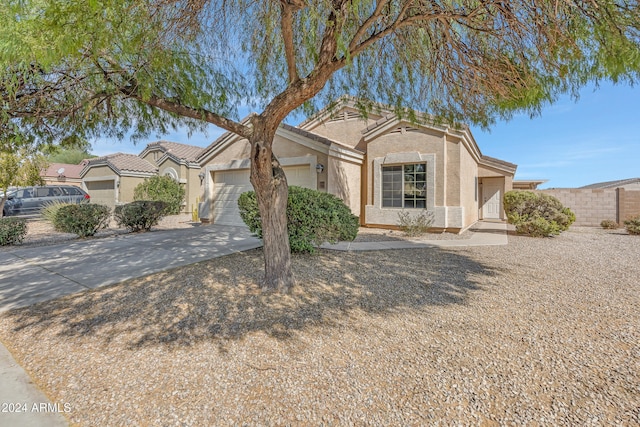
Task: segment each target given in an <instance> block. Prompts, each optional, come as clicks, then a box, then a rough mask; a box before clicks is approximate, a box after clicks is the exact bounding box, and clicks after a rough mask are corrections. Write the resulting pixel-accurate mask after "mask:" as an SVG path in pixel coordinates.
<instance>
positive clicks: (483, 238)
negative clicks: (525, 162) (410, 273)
mask: <svg viewBox="0 0 640 427" xmlns="http://www.w3.org/2000/svg"><path fill="white" fill-rule="evenodd" d="M471 230H472V231H473V235H472V236H471V237H470V238H469V239H457V240H422V239H421V240H389V241H386V242H338V243H336V244H335V245H332V244H330V243H326V244H324V245H322V246H321V248H323V249H330V250H334V251H380V250H385V249H416V248H432V247H443V248H450V247H461V246H498V245H506V244H507V243H508V240H507V224H506V223H504V222H487V221H479V222H477V223H476V224H474V225H473V227H471Z"/></svg>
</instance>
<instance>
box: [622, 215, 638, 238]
mask: <svg viewBox="0 0 640 427" xmlns="http://www.w3.org/2000/svg"><path fill="white" fill-rule="evenodd" d="M624 228H626V229H627V233H629V234H634V235H636V236H638V235H640V215H636V216H634V217H631V218H629V219H627V220H625V221H624Z"/></svg>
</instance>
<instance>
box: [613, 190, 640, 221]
mask: <svg viewBox="0 0 640 427" xmlns="http://www.w3.org/2000/svg"><path fill="white" fill-rule="evenodd" d="M616 191H617V192H618V222H620V223H622V222H623V221H624V220H625V219H627V218H629V217H631V216H636V215H640V191H638V190H625V189H624V188H618V189H616Z"/></svg>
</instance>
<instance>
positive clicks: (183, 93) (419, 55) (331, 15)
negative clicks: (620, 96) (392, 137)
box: [0, 0, 640, 291]
mask: <svg viewBox="0 0 640 427" xmlns="http://www.w3.org/2000/svg"><path fill="white" fill-rule="evenodd" d="M2 6H3V13H2V14H0V70H2V71H1V72H0V76H1V78H2V85H1V86H0V88H1V89H0V98H1V102H2V109H0V134H1V135H4V136H5V137H6V138H4V139H11V140H13V141H18V142H23V143H24V142H28V141H39V142H40V141H46V142H51V141H65V140H66V139H68V138H71V137H73V136H74V135H76V136H82V137H85V138H86V137H90V136H95V135H101V136H105V135H106V136H113V137H123V136H124V135H126V134H127V132H133V135H134V137H142V136H146V135H148V134H149V133H150V132H153V131H155V132H158V133H165V132H167V131H168V130H170V129H171V128H174V127H176V126H187V127H188V128H189V129H191V130H194V129H200V128H204V126H205V123H212V124H215V125H217V126H220V127H221V128H223V129H225V130H227V131H230V132H233V133H236V134H238V135H240V136H242V137H245V138H247V140H248V141H249V143H250V144H251V156H250V158H251V162H252V164H251V183H252V184H253V186H254V188H255V190H256V195H257V201H258V206H259V207H260V213H261V217H262V221H263V229H264V232H265V233H264V253H265V281H264V286H265V287H267V288H271V289H279V290H284V291H286V290H289V289H290V288H291V286H292V285H293V276H292V274H291V265H290V258H289V256H288V252H289V247H288V246H289V244H288V241H287V233H286V231H285V228H286V212H285V211H286V201H287V183H286V177H285V176H284V173H283V171H282V168H281V167H280V164H279V162H278V160H277V158H276V157H275V156H274V154H273V138H274V135H275V131H276V129H277V127H278V125H279V124H280V122H281V121H282V120H283V119H284V118H285V117H287V115H288V114H289V113H291V112H292V111H293V110H295V109H297V108H303V109H304V110H305V111H313V110H314V109H315V108H317V106H318V105H319V104H320V103H322V104H325V103H326V102H327V101H329V100H335V99H336V98H337V97H338V96H339V95H342V94H349V95H352V96H356V97H358V98H359V99H361V100H362V101H360V109H361V110H362V112H363V113H365V114H366V113H367V112H369V111H371V110H372V109H375V108H376V106H377V105H378V104H376V103H374V102H370V101H366V100H373V101H378V102H383V103H385V104H388V105H391V106H393V107H395V111H396V113H397V114H398V116H405V117H408V118H410V119H412V120H416V121H426V120H434V119H435V120H447V121H449V122H455V121H460V120H464V121H465V122H472V123H477V124H480V125H485V126H488V125H490V124H491V123H492V121H493V120H495V118H497V117H501V118H509V117H511V116H512V114H513V113H514V112H528V113H531V114H535V113H537V112H539V111H540V108H541V107H542V106H543V105H544V104H546V103H549V102H552V101H553V100H555V99H556V97H557V96H558V95H559V94H561V93H567V92H568V93H572V94H577V90H578V88H580V87H581V86H583V85H584V84H586V83H588V82H589V81H599V80H602V79H611V80H613V81H614V82H618V81H629V82H636V81H638V77H639V74H638V73H639V70H640V46H639V45H640V7H639V5H638V2H637V0H633V1H632V0H619V1H614V0H589V1H554V2H551V1H547V0H533V1H530V0H527V1H525V0H505V1H475V0H434V1H429V2H426V1H418V0H397V1H395V0H394V1H391V0H376V1H372V0H358V1H354V0H318V1H315V2H303V1H301V0H282V1H252V2H249V1H246V0H239V1H218V0H199V1H187V0H150V1H146V2H140V1H137V0H95V1H86V2H85V1H78V2H70V1H68V0H47V1H45V0H3V5H2ZM70 28H73V31H70V30H69V29H70ZM247 104H249V105H250V106H251V107H253V108H254V109H255V110H256V111H258V113H257V114H254V115H252V116H250V117H249V118H247V119H246V120H245V121H242V122H241V121H238V118H237V111H236V108H237V106H238V105H247ZM334 105H335V104H334ZM407 105H410V106H411V107H412V108H406V106H407ZM414 108H415V109H417V110H423V111H427V112H429V113H431V114H433V115H429V116H422V115H419V114H416V113H415V110H414ZM0 139H2V138H0Z"/></svg>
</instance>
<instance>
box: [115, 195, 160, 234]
mask: <svg viewBox="0 0 640 427" xmlns="http://www.w3.org/2000/svg"><path fill="white" fill-rule="evenodd" d="M165 209H166V203H165V202H156V201H152V200H138V201H135V202H131V203H127V204H126V205H122V206H117V207H116V208H115V210H114V212H113V217H114V218H115V220H116V222H117V223H118V225H119V226H120V227H126V228H128V229H129V231H132V232H137V231H143V230H144V231H148V230H150V229H151V227H153V226H154V225H158V222H160V220H161V219H162V218H163V217H164V216H165V214H164V212H165Z"/></svg>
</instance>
